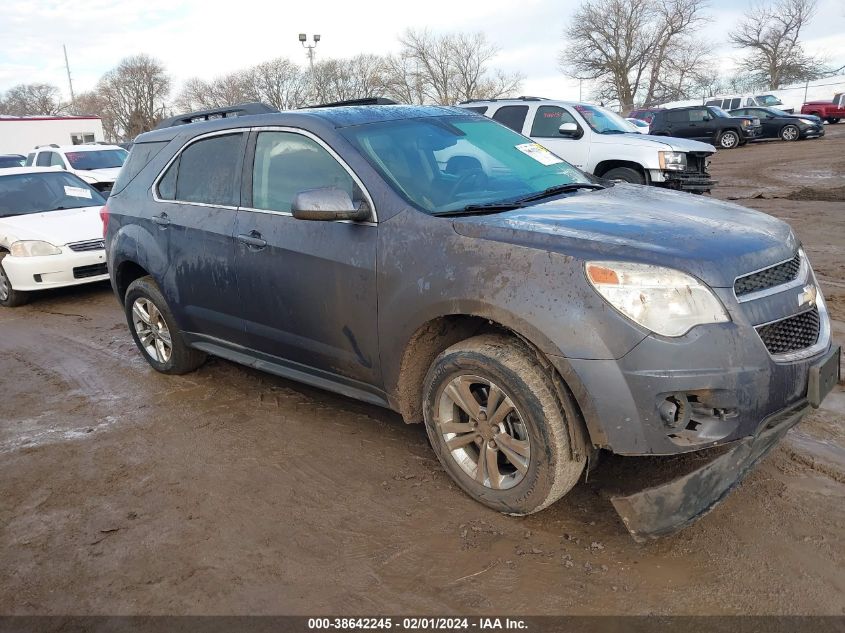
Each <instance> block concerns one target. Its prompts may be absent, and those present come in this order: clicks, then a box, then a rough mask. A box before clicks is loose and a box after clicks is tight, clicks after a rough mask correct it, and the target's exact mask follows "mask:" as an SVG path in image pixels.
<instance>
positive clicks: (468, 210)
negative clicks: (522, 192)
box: [432, 200, 522, 217]
mask: <svg viewBox="0 0 845 633" xmlns="http://www.w3.org/2000/svg"><path fill="white" fill-rule="evenodd" d="M521 207H522V201H521V200H520V201H513V202H485V203H482V204H468V205H467V206H465V207H463V208H461V209H452V210H451V211H441V212H440V213H434V214H432V215H436V216H437V217H441V216H448V215H483V214H485V213H498V212H499V211H513V210H514V209H519V208H521Z"/></svg>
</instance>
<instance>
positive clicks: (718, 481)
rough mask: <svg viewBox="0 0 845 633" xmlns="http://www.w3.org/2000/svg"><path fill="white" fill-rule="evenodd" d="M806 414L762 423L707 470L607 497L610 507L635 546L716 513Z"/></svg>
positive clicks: (794, 411) (790, 412)
mask: <svg viewBox="0 0 845 633" xmlns="http://www.w3.org/2000/svg"><path fill="white" fill-rule="evenodd" d="M809 408H810V404H809V403H808V402H807V401H806V400H802V401H801V402H799V403H797V404H796V405H793V406H792V407H790V408H788V409H786V410H784V411H780V412H778V413H776V414H774V415H772V416H770V417H769V418H767V419H766V420H764V422H763V423H762V424H761V425H760V430H759V431H758V433H757V434H756V435H754V436H752V437H748V438H746V439H744V440H740V441H739V442H737V443H736V445H735V446H734V447H733V448H731V449H730V450H729V451H727V452H725V453H723V454H721V455H719V456H718V457H716V458H715V459H713V460H712V461H711V462H709V463H708V464H707V465H706V466H703V467H701V468H699V469H697V470H694V471H693V472H691V473H688V474H686V475H684V476H682V477H680V478H678V479H675V480H674V481H671V482H669V483H666V484H662V485H659V486H654V487H652V488H646V489H645V490H642V491H640V492H637V493H634V494H631V495H628V496H618V497H612V498H611V503H613V507H614V508H615V509H616V511H617V512H618V513H619V516H620V517H621V518H622V522H623V523H624V524H625V527H627V528H628V531H629V532H630V533H631V536H632V537H633V538H634V540H635V541H637V542H638V543H644V542H646V541H647V540H648V539H650V538H658V537H660V536H666V535H668V534H671V533H673V532H676V531H678V530H680V529H681V528H683V527H685V526H687V525H689V524H690V523H692V522H693V521H695V520H696V519H698V518H700V517H701V516H703V515H704V514H706V513H708V512H709V511H710V510H712V509H713V508H715V507H716V505H718V504H719V503H720V502H721V501H722V500H723V499H724V498H725V497H726V496H727V495H728V493H729V492H730V491H731V490H733V489H734V488H735V487H736V486H737V485H738V484H739V483H740V482H741V481H742V480H743V479H744V478H745V476H746V475H747V474H748V472H749V471H750V470H751V469H752V467H753V466H754V465H755V464H756V463H757V462H758V461H759V460H760V459H761V458H762V457H763V456H764V455H766V453H768V452H769V450H771V448H772V447H773V446H774V445H775V444H777V443H778V442H779V441H780V439H781V438H782V437H783V436H784V435H785V434H786V432H787V431H788V430H789V429H791V428H792V427H793V426H795V425H796V424H797V423H798V422H799V421H800V420H801V418H802V417H803V416H804V415H805V414H806V413H807V411H808V410H809Z"/></svg>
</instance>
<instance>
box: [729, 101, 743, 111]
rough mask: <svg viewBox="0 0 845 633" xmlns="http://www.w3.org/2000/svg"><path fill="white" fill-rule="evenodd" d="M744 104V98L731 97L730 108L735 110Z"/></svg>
mask: <svg viewBox="0 0 845 633" xmlns="http://www.w3.org/2000/svg"><path fill="white" fill-rule="evenodd" d="M741 105H742V99H731V107H730V108H728V110H734V109H736V108H738V107H739V106H741Z"/></svg>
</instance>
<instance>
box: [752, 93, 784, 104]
mask: <svg viewBox="0 0 845 633" xmlns="http://www.w3.org/2000/svg"><path fill="white" fill-rule="evenodd" d="M757 103H759V104H761V105H764V106H773V105H783V102H782V101H781V100H780V99H778V98H777V97H775V96H773V95H763V96H761V97H757Z"/></svg>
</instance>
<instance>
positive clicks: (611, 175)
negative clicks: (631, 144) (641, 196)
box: [602, 167, 645, 185]
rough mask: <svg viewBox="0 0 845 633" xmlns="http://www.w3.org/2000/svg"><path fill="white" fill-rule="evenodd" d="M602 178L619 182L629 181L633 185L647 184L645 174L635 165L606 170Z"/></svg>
mask: <svg viewBox="0 0 845 633" xmlns="http://www.w3.org/2000/svg"><path fill="white" fill-rule="evenodd" d="M602 178H604V179H606V180H614V181H617V182H629V183H631V184H632V185H644V184H645V175H644V174H643V173H642V172H640V171H637V170H636V169H634V168H633V167H614V168H613V169H609V170H607V171H606V172H604V174H602Z"/></svg>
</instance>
